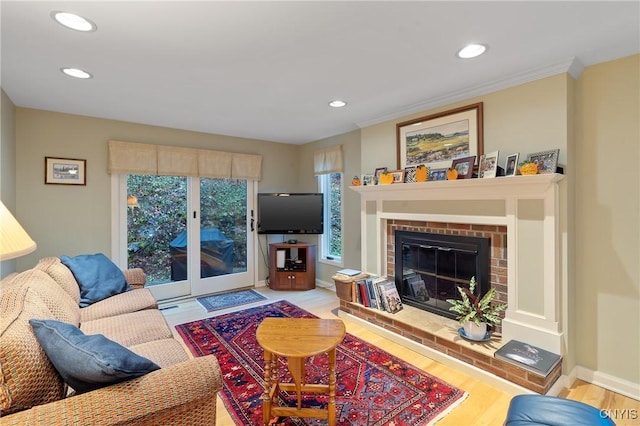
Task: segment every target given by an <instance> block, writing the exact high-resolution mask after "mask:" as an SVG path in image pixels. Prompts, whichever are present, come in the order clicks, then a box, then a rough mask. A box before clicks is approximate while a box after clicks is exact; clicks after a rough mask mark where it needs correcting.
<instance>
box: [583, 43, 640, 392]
mask: <svg viewBox="0 0 640 426" xmlns="http://www.w3.org/2000/svg"><path fill="white" fill-rule="evenodd" d="M639 64H640V55H636V56H632V57H628V58H623V59H619V60H616V61H612V62H607V63H604V64H599V65H595V66H592V67H589V68H587V69H585V71H584V73H583V75H582V76H581V77H580V78H579V79H578V81H577V102H576V134H577V137H576V140H577V146H576V153H575V154H576V161H575V164H576V166H575V167H576V216H575V221H576V280H575V308H576V318H575V321H576V333H577V336H576V357H577V362H578V364H579V365H583V366H585V367H587V368H589V369H592V370H596V371H599V372H602V373H605V374H610V375H612V376H615V377H618V378H622V379H625V380H628V381H630V382H632V383H636V384H638V383H640V278H639V270H638V265H640V248H639V244H640V243H639V242H640V229H639V226H638V223H639V222H640V214H639V206H640V202H639V200H640V197H639V182H640V175H639V173H638V164H640V106H639V102H640V101H639V100H640V86H639V82H640V69H639V68H640V67H639Z"/></svg>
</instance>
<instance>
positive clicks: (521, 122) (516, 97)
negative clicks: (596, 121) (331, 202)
mask: <svg viewBox="0 0 640 426" xmlns="http://www.w3.org/2000/svg"><path fill="white" fill-rule="evenodd" d="M567 84H568V83H567V77H566V75H564V74H560V75H556V76H553V77H548V78H545V79H541V80H536V81H533V82H530V83H526V84H522V85H519V86H516V87H512V88H509V89H505V90H500V91H498V92H494V93H490V94H488V95H485V96H482V97H477V98H472V99H468V100H465V101H463V102H458V103H455V104H450V105H447V106H445V107H442V108H437V109H434V110H429V111H423V112H420V113H416V114H413V115H409V116H406V117H400V118H398V119H395V120H390V121H386V122H384V123H380V124H376V125H373V126H369V127H365V128H363V129H362V152H363V154H362V173H373V171H374V170H375V169H376V168H377V167H388V168H389V169H395V168H396V167H397V165H396V123H399V122H402V121H407V120H410V119H414V118H418V117H421V116H425V115H431V114H434V113H437V112H441V111H446V110H449V109H452V108H457V107H460V106H464V105H469V104H473V103H476V102H483V111H484V152H493V151H498V150H499V151H500V160H499V161H500V163H499V165H500V166H503V167H504V161H505V159H506V158H507V155H510V154H513V153H516V152H519V153H520V156H521V158H523V157H526V155H527V154H529V153H533V152H539V151H545V150H548V149H554V148H560V158H559V162H560V163H561V164H566V161H567V126H568V124H567V96H566V93H567Z"/></svg>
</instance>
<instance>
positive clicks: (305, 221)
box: [258, 193, 324, 234]
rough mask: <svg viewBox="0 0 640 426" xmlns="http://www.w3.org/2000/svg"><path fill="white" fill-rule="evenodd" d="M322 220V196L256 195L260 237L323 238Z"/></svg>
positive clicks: (308, 194)
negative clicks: (280, 235)
mask: <svg viewBox="0 0 640 426" xmlns="http://www.w3.org/2000/svg"><path fill="white" fill-rule="evenodd" d="M323 216H324V215H323V197H322V194H319V193H305V194H301V193H297V194H288V193H277V194H276V193H274V194H270V193H262V194H258V233H259V234H322V233H323V232H324V220H323V219H324V218H323Z"/></svg>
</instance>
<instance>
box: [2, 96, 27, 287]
mask: <svg viewBox="0 0 640 426" xmlns="http://www.w3.org/2000/svg"><path fill="white" fill-rule="evenodd" d="M0 97H1V98H0V115H1V116H2V118H1V119H2V121H1V124H0V125H1V126H2V128H1V129H0V199H1V200H2V202H3V203H4V205H5V206H7V208H8V209H9V210H11V211H12V212H13V213H14V215H15V212H16V167H15V164H16V125H15V113H16V108H15V106H14V105H13V102H11V99H9V97H8V96H7V95H6V93H4V90H1V89H0ZM23 226H24V225H23ZM28 232H29V230H28V229H27V233H28ZM15 269H16V260H13V259H12V260H5V261H4V262H0V278H2V277H4V276H6V275H8V274H10V273H11V272H14V271H15Z"/></svg>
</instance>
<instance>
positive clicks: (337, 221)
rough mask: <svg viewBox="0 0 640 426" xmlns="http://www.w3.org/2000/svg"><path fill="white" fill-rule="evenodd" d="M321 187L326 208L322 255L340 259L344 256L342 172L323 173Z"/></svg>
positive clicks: (327, 257) (331, 258)
mask: <svg viewBox="0 0 640 426" xmlns="http://www.w3.org/2000/svg"><path fill="white" fill-rule="evenodd" d="M320 188H321V191H322V192H323V194H324V209H325V229H324V234H323V235H322V243H323V244H322V250H323V253H322V257H324V258H326V259H330V260H338V261H339V260H340V259H341V258H342V173H332V174H327V175H321V176H320Z"/></svg>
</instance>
